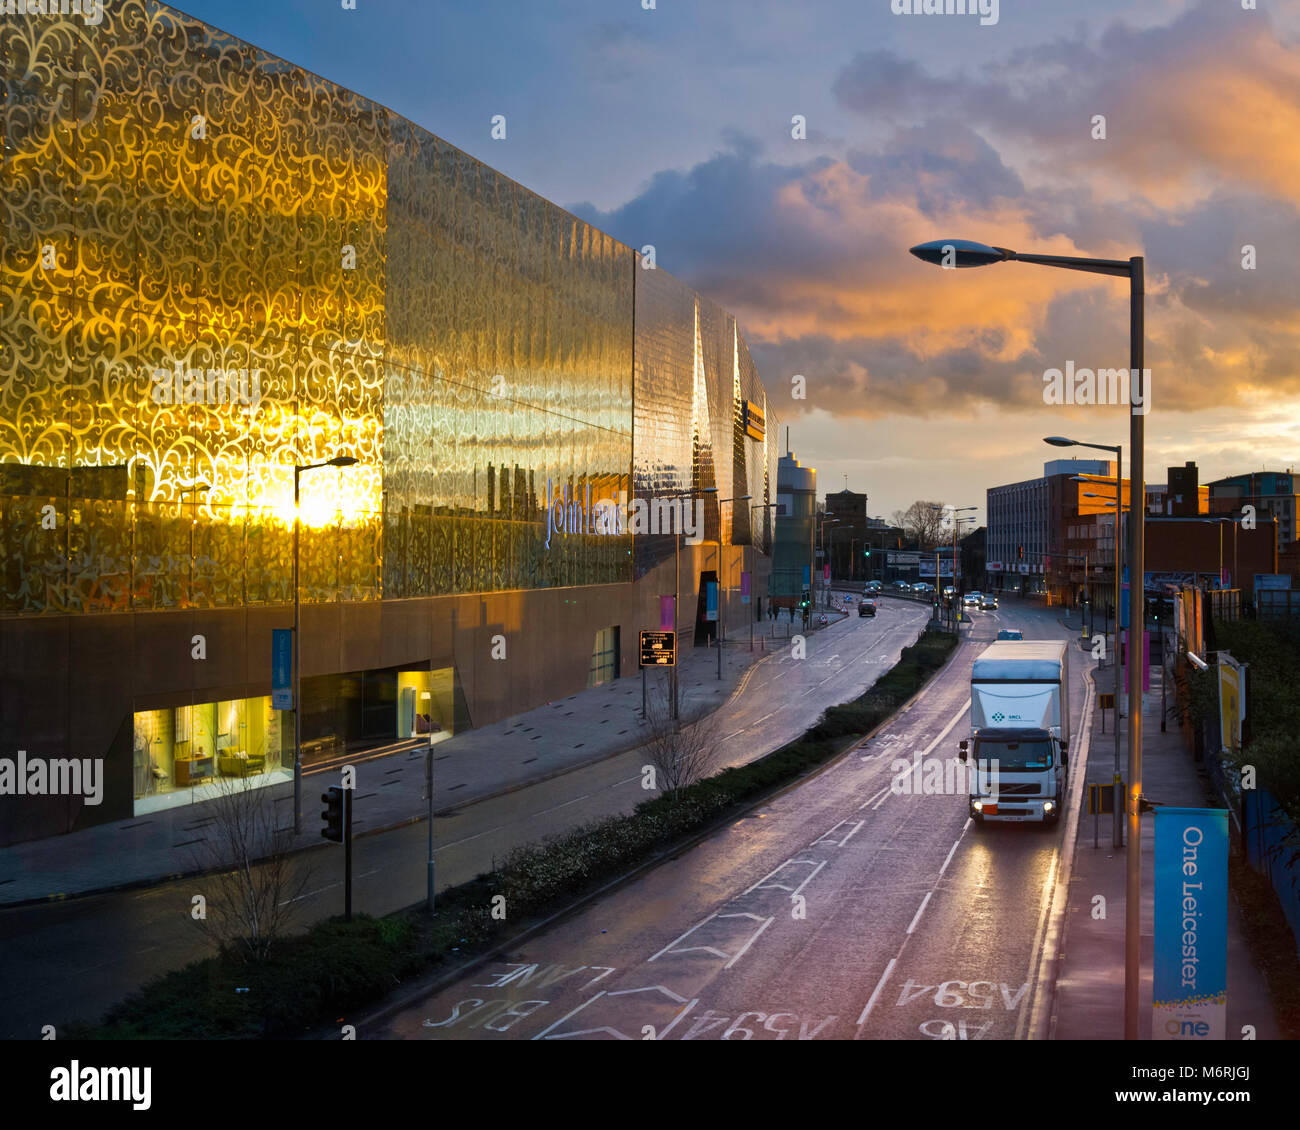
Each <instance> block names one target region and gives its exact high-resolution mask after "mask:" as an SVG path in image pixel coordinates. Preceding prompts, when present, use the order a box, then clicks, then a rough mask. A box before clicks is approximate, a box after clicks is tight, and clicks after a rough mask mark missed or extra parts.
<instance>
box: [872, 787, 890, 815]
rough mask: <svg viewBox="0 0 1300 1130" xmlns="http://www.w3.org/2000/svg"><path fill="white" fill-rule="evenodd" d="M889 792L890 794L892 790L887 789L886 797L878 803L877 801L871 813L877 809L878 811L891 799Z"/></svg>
mask: <svg viewBox="0 0 1300 1130" xmlns="http://www.w3.org/2000/svg"><path fill="white" fill-rule="evenodd" d="M889 792H890V790H889V789H886V790H885V795H884V796H882V797H881V798H880V799H879V800H878V801H876V803H875V804H873V805H872V806H871V811H872V812H875V811H876V809H878V808H879V807H880V806H881V805H882V804H884V803H885V801H887V800H888V799H889Z"/></svg>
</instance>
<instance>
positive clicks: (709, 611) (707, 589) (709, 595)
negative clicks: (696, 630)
mask: <svg viewBox="0 0 1300 1130" xmlns="http://www.w3.org/2000/svg"><path fill="white" fill-rule="evenodd" d="M704 618H705V619H706V620H716V619H717V618H718V582H717V581H705V582H704Z"/></svg>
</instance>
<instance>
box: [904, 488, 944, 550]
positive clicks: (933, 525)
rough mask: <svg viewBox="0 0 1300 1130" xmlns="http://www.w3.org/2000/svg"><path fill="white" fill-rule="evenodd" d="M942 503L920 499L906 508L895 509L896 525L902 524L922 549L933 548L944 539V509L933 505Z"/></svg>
mask: <svg viewBox="0 0 1300 1130" xmlns="http://www.w3.org/2000/svg"><path fill="white" fill-rule="evenodd" d="M941 505H942V503H939V502H928V501H926V500H924V499H918V500H917V501H916V502H913V503H912V505H911V506H909V507H908V508H907V509H906V510H895V511H894V525H896V526H902V528H903V529H904V530H905V531H906V533H907V536H908V537H909V538H911V539H913V540H914V541H915V542H916V544H917V545H918V546H919V547H920V548H921V549H923V550H926V549H933V548H934V547H935V546H936V545H938V544H939V543H940V542H941V541H943V540H944V528H945V526H944V516H943V511H942V510H933V509H931V507H935V506H941ZM949 540H951V539H949Z"/></svg>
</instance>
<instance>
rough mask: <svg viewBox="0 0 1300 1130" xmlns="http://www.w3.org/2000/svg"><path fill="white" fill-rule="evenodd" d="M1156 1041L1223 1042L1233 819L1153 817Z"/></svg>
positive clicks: (1167, 811)
mask: <svg viewBox="0 0 1300 1130" xmlns="http://www.w3.org/2000/svg"><path fill="white" fill-rule="evenodd" d="M1155 821H1156V834H1155V946H1154V963H1153V964H1154V969H1153V972H1154V978H1153V988H1152V998H1151V999H1152V1004H1151V1012H1152V1015H1151V1038H1152V1039H1153V1040H1200V1041H1206V1040H1222V1039H1223V1038H1224V1034H1225V1028H1226V1020H1227V1011H1228V981H1227V965H1228V812H1227V810H1226V809H1222V808H1157V809H1156V810H1155Z"/></svg>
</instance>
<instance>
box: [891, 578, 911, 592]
mask: <svg viewBox="0 0 1300 1130" xmlns="http://www.w3.org/2000/svg"><path fill="white" fill-rule="evenodd" d="M894 588H896V589H897V590H898V591H899V592H911V591H912V586H911V585H909V584H908V583H907V582H906V581H895V582H894Z"/></svg>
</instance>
